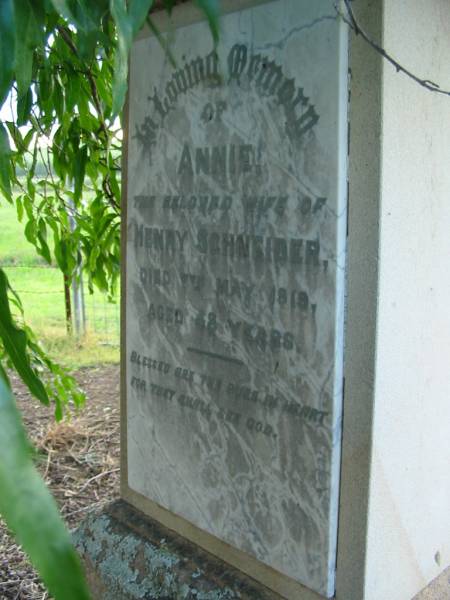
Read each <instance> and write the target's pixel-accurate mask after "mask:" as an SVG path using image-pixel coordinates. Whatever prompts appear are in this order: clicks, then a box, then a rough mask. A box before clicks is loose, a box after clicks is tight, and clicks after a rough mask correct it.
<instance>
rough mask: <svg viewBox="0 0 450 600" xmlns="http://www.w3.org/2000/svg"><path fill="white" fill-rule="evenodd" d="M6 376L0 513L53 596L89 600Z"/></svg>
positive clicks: (1, 403)
mask: <svg viewBox="0 0 450 600" xmlns="http://www.w3.org/2000/svg"><path fill="white" fill-rule="evenodd" d="M0 368H1V367H0ZM5 376H6V374H5V373H3V376H2V377H0V422H1V423H2V426H1V427H0V445H1V448H2V460H1V461H0V487H1V490H2V493H1V494H0V512H1V513H2V514H3V515H4V517H5V519H6V521H7V522H8V525H9V527H10V528H11V530H12V531H13V532H14V533H16V534H17V537H18V540H19V542H20V543H21V544H22V546H23V548H24V550H26V552H27V553H28V554H29V556H30V557H31V559H32V560H33V562H34V564H35V565H36V567H37V568H38V569H39V572H40V574H41V577H42V579H43V581H44V583H45V584H46V585H47V587H48V589H49V590H50V592H51V593H52V595H53V596H54V597H55V598H64V599H65V600H87V599H88V598H89V594H88V591H87V589H86V586H85V584H84V582H83V577H82V572H81V567H80V564H79V560H78V557H77V555H76V553H75V551H74V549H73V547H72V544H71V541H70V536H69V533H68V532H67V531H66V529H65V527H64V525H63V523H62V521H61V519H60V517H59V514H58V509H57V507H56V504H55V501H54V500H53V498H52V496H51V495H50V492H49V491H48V490H47V488H46V487H45V484H44V482H43V481H42V479H41V478H40V477H39V475H38V474H37V472H36V470H35V469H34V467H33V463H32V458H31V448H30V447H29V446H28V443H27V439H26V437H25V432H24V429H23V425H22V423H21V419H20V415H19V412H18V410H17V408H16V405H15V402H14V398H13V396H12V394H11V390H10V389H9V387H8V385H7V383H6V381H5Z"/></svg>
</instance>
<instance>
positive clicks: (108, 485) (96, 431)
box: [0, 365, 119, 600]
mask: <svg viewBox="0 0 450 600" xmlns="http://www.w3.org/2000/svg"><path fill="white" fill-rule="evenodd" d="M75 376H76V378H77V381H78V382H79V385H80V386H81V387H82V389H83V390H84V391H85V392H86V394H87V397H88V400H87V403H86V406H85V408H84V409H83V411H82V412H81V413H80V414H79V415H72V416H71V418H70V420H65V421H63V422H62V423H59V424H56V423H55V421H54V420H53V416H52V411H51V410H49V409H47V408H46V407H43V406H42V405H40V404H39V403H38V402H37V401H35V400H34V399H33V398H31V397H30V394H29V393H28V392H27V390H26V388H25V387H24V386H23V384H22V383H21V382H20V381H19V380H18V379H17V378H13V388H14V392H15V395H16V399H17V403H18V405H19V407H20V409H21V411H22V415H23V417H24V421H25V425H26V427H27V430H28V434H29V436H30V438H31V440H32V441H33V443H34V445H35V447H36V449H37V451H38V461H37V465H38V468H39V470H40V472H41V473H42V475H43V477H44V479H45V481H46V483H47V484H48V486H49V487H50V489H51V491H52V493H53V495H54V497H55V498H56V501H57V503H58V505H59V507H60V510H61V514H62V515H63V517H64V519H65V521H66V523H67V525H68V526H69V528H71V529H72V528H75V527H76V526H77V525H78V524H79V523H80V521H81V520H82V519H83V518H84V516H85V515H86V514H87V513H88V512H90V511H92V510H97V509H99V508H100V507H101V506H102V505H103V504H105V503H107V502H109V501H110V500H112V499H113V498H115V497H117V495H118V486H119V367H118V366H110V365H109V366H103V367H97V368H89V369H82V370H80V371H77V373H76V374H75ZM0 600H49V596H48V594H47V592H46V591H45V589H44V587H43V586H42V585H41V584H40V582H39V578H38V577H37V575H36V573H35V572H34V570H33V569H32V567H31V566H30V564H29V562H28V561H27V559H26V557H25V556H24V554H23V553H22V551H21V550H20V548H19V547H18V546H17V544H16V543H15V541H14V539H13V538H12V537H11V536H10V535H9V534H8V532H7V530H6V528H5V526H4V524H3V523H2V522H1V521H0Z"/></svg>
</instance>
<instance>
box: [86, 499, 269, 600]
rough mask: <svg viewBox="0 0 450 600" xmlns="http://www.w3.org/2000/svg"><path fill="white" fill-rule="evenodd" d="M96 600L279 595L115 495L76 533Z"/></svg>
mask: <svg viewBox="0 0 450 600" xmlns="http://www.w3.org/2000/svg"><path fill="white" fill-rule="evenodd" d="M74 541H75V545H76V547H77V549H78V551H79V553H80V555H81V558H82V559H83V562H84V564H85V570H86V576H87V580H88V584H89V587H90V589H91V593H92V595H93V598H94V599H95V600H135V599H136V598H139V599H144V600H234V599H238V598H239V599H240V600H277V599H279V598H280V597H279V596H277V595H276V594H274V593H273V592H271V591H270V590H268V589H267V588H265V587H263V586H261V585H260V584H258V583H257V582H255V581H254V580H252V579H250V578H249V577H247V576H246V575H244V574H242V573H240V572H239V571H237V570H236V569H234V568H232V567H230V566H229V565H227V564H226V563H224V562H222V561H220V560H219V559H217V558H216V557H214V556H212V555H211V554H209V553H208V552H206V551H204V550H202V549H201V548H199V547H198V546H195V545H194V544H192V543H190V542H188V541H186V540H185V539H183V538H181V537H180V536H178V535H177V534H176V533H174V532H173V531H170V530H169V529H166V528H165V527H163V526H162V525H161V524H160V523H157V522H156V521H153V520H152V519H149V518H148V517H147V516H145V515H144V514H142V513H141V512H139V511H137V510H136V509H135V508H133V507H132V506H130V505H129V504H127V503H126V502H124V501H123V500H118V501H116V502H113V503H112V504H110V505H108V506H107V507H106V508H104V509H103V510H102V511H101V512H99V513H96V514H92V515H91V516H89V517H87V518H86V519H85V521H84V522H83V523H82V525H81V526H80V527H79V528H78V529H77V531H76V532H75V533H74Z"/></svg>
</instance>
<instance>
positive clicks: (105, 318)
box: [0, 263, 120, 346]
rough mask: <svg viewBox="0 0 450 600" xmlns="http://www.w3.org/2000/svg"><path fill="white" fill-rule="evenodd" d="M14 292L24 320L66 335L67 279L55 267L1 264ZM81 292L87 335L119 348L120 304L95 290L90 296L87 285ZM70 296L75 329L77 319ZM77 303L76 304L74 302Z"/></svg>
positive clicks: (43, 329) (40, 327)
mask: <svg viewBox="0 0 450 600" xmlns="http://www.w3.org/2000/svg"><path fill="white" fill-rule="evenodd" d="M0 267H2V268H3V269H4V271H5V273H6V275H7V276H8V279H9V282H10V284H11V287H12V288H13V290H14V291H15V292H16V293H17V294H18V295H19V297H20V300H21V302H22V305H23V308H24V313H25V320H26V321H27V323H29V324H30V325H32V326H33V327H34V328H35V329H36V330H38V331H42V332H45V333H50V334H53V335H55V334H56V335H65V333H66V332H67V314H66V293H65V287H64V277H63V274H62V273H61V271H60V270H59V269H58V268H56V267H50V266H45V265H37V264H32V265H27V264H3V265H2V264H1V263H0ZM81 290H82V292H81V293H82V303H83V304H84V315H85V319H84V320H85V329H86V332H87V333H88V334H89V333H94V334H95V336H96V337H97V338H98V340H99V342H100V343H104V344H111V345H114V346H115V345H117V346H118V345H119V336H120V305H119V297H117V299H116V302H110V301H108V298H107V297H106V295H105V294H102V293H101V292H99V291H95V292H94V293H93V294H90V293H89V292H88V291H87V289H86V286H83V287H82V288H81ZM73 300H74V298H73V294H72V293H71V294H70V302H71V310H72V328H73V329H74V328H75V323H74V317H75V316H76V315H75V314H74V313H75V309H76V306H74V302H73ZM75 304H76V303H75Z"/></svg>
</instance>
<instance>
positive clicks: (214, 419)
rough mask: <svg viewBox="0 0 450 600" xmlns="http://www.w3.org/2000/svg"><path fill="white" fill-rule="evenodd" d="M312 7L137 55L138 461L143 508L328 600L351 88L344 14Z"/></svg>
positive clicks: (192, 34) (131, 287) (279, 0)
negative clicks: (343, 59)
mask: <svg viewBox="0 0 450 600" xmlns="http://www.w3.org/2000/svg"><path fill="white" fill-rule="evenodd" d="M300 3H301V4H302V7H303V8H302V10H303V9H304V12H303V13H302V11H299V1H298V0H296V1H295V2H294V0H276V1H275V2H272V3H268V4H267V3H266V4H265V5H261V6H257V7H254V8H251V9H246V10H243V11H240V12H237V13H231V14H229V15H226V16H224V18H223V28H224V32H225V33H224V36H223V40H222V41H221V43H220V44H219V46H218V47H217V48H216V49H214V50H213V49H211V43H210V42H208V40H205V39H204V33H205V31H206V29H205V27H206V25H205V24H204V23H200V24H194V25H190V26H188V27H186V28H181V29H179V30H177V31H176V32H175V39H174V42H173V52H174V56H175V57H176V64H175V66H172V65H171V64H170V62H168V61H167V60H166V59H165V56H164V53H163V51H162V50H161V48H160V47H159V46H158V45H157V43H156V40H155V39H153V38H143V39H142V40H140V41H138V42H137V43H136V44H135V48H134V50H133V56H132V61H131V79H130V102H129V106H130V116H129V117H130V118H129V120H130V133H131V135H130V139H129V151H128V171H129V173H128V188H127V202H128V211H127V212H128V215H127V225H126V230H127V241H126V247H127V257H126V261H127V281H126V287H127V332H126V338H127V357H126V361H127V419H128V427H127V431H128V442H127V446H128V447H127V456H128V473H129V485H130V487H131V488H132V489H133V490H134V491H137V492H138V493H140V494H142V495H143V496H145V497H147V498H148V499H150V500H151V501H153V502H156V503H157V504H158V505H160V506H162V507H164V508H166V509H168V510H169V511H171V512H173V513H176V514H178V515H180V516H181V517H183V518H184V519H186V520H187V521H189V522H191V523H193V524H194V525H196V526H197V527H199V528H200V529H203V530H205V531H207V532H208V533H211V534H212V535H214V536H216V537H218V538H219V539H221V540H222V541H224V542H225V543H226V544H230V545H232V546H234V547H236V548H238V549H239V550H241V551H243V552H246V553H247V554H249V555H251V556H252V557H254V558H255V559H257V560H258V561H261V562H263V563H265V564H267V565H268V566H270V567H271V568H274V569H276V570H278V571H280V572H281V573H282V574H284V575H286V576H288V577H290V578H292V579H294V580H296V581H300V582H303V583H305V584H306V585H308V586H310V587H312V588H313V589H315V590H316V591H318V592H320V593H324V594H329V593H330V591H332V587H333V568H334V560H335V543H336V527H337V518H336V515H337V482H338V460H339V440H340V418H341V415H340V393H341V374H342V345H343V340H342V322H343V296H344V294H343V283H344V264H345V256H344V241H343V240H344V236H345V202H344V200H345V198H344V197H343V193H342V192H341V190H344V189H345V185H341V179H342V178H344V179H345V172H340V171H339V168H340V167H339V165H343V164H344V161H343V160H342V157H341V158H339V160H338V158H337V156H338V154H339V153H340V152H341V147H342V148H345V144H339V143H338V140H339V135H340V132H342V131H345V128H344V127H340V126H339V123H340V120H341V118H342V116H341V111H342V110H343V109H342V107H341V104H340V103H341V101H342V100H341V99H342V98H343V97H344V95H343V94H340V93H339V89H340V86H341V85H342V82H343V81H345V78H344V75H343V74H342V73H341V72H340V67H339V65H338V57H339V52H340V51H339V50H338V49H339V48H340V46H339V43H340V42H339V24H338V22H337V21H335V20H334V19H325V20H323V21H321V20H317V18H316V17H317V14H318V13H319V14H321V12H320V11H321V10H326V9H330V10H332V3H331V1H329V0H320V1H319V2H318V3H317V5H316V4H315V3H307V2H304V1H303V0H300ZM312 4H314V6H312ZM264 6H265V8H264ZM267 11H269V13H270V11H273V13H274V15H275V14H278V11H280V13H279V14H280V15H281V16H279V17H278V20H277V19H275V20H274V21H273V28H270V31H269V30H267V24H268V23H269V21H268V20H267V14H268V13H267ZM316 22H317V23H320V24H319V25H314V27H313V26H312V25H310V23H314V24H315V23H316ZM258 28H262V29H263V30H264V33H261V35H259V34H258V33H255V32H257V31H258ZM253 36H256V37H253ZM193 40H195V41H193ZM150 56H152V57H153V58H152V60H154V61H155V65H156V66H155V75H154V76H153V75H151V74H150V73H148V72H146V76H145V77H143V76H142V74H143V70H144V69H145V68H146V67H145V65H146V60H147V57H150Z"/></svg>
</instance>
